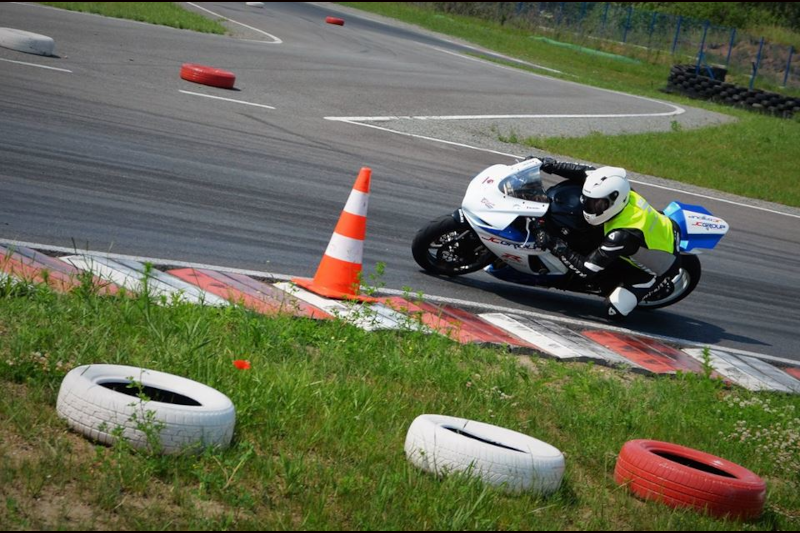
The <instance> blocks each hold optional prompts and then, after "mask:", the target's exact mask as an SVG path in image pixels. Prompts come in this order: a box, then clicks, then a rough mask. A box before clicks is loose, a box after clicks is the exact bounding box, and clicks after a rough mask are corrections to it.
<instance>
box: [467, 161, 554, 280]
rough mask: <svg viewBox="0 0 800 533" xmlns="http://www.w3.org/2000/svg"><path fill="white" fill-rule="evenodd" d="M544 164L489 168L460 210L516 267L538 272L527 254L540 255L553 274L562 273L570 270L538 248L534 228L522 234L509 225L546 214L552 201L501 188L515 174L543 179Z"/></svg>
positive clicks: (474, 183)
mask: <svg viewBox="0 0 800 533" xmlns="http://www.w3.org/2000/svg"><path fill="white" fill-rule="evenodd" d="M541 165H542V162H541V161H540V160H539V159H535V158H534V159H528V160H526V161H522V162H520V163H517V164H515V165H493V166H491V167H489V168H487V169H486V170H484V171H483V172H481V173H480V174H478V175H477V176H475V178H473V179H472V182H471V183H470V185H469V187H468V188H467V192H466V194H465V196H464V200H463V201H462V203H461V209H462V211H463V213H464V216H465V217H466V219H467V221H468V222H469V223H470V225H471V226H472V228H473V229H474V230H475V231H476V232H477V234H478V236H479V237H480V238H481V240H482V241H483V244H484V245H485V246H486V247H487V248H489V249H490V250H491V251H492V252H493V253H494V254H495V255H497V257H499V258H501V259H503V260H504V261H505V262H506V263H508V264H509V265H510V266H512V267H513V268H515V269H516V270H519V271H521V272H525V273H528V274H531V273H534V274H538V273H539V272H533V271H532V270H531V269H530V267H529V261H528V256H530V255H537V256H539V259H540V260H541V261H542V263H544V264H545V265H546V266H547V267H548V268H549V269H550V271H551V273H552V274H563V273H565V272H566V271H567V268H566V267H565V266H564V264H563V263H562V262H561V261H559V260H558V259H557V258H556V257H555V256H553V255H552V254H551V253H550V252H549V251H547V250H541V249H539V248H537V247H536V244H535V239H534V230H533V229H531V230H530V231H529V232H528V231H523V232H521V233H520V232H518V231H517V232H515V231H513V230H512V229H511V228H509V226H510V224H511V223H512V222H514V221H515V220H516V219H517V218H518V217H520V216H523V217H531V218H538V217H542V216H544V214H545V213H546V212H547V209H548V207H549V203H547V202H538V201H531V200H523V199H520V198H517V197H514V196H511V195H509V194H507V193H506V192H504V191H503V190H501V189H500V186H501V183H503V180H505V179H506V178H509V177H511V176H515V175H524V176H526V178H527V179H529V180H531V181H532V182H535V181H536V180H539V182H541V176H540V174H539V168H540V167H541ZM542 192H543V191H542ZM501 233H502V235H500V234H501Z"/></svg>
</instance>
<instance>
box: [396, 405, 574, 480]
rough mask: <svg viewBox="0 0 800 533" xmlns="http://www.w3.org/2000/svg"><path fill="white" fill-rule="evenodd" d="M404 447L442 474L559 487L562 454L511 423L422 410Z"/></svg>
mask: <svg viewBox="0 0 800 533" xmlns="http://www.w3.org/2000/svg"><path fill="white" fill-rule="evenodd" d="M405 453H406V457H407V458H408V460H409V461H410V462H411V464H413V465H414V466H416V467H418V468H420V469H422V470H424V471H426V472H430V473H432V474H436V475H438V476H444V475H447V474H449V473H452V472H460V473H465V474H468V475H474V476H476V477H478V478H480V479H481V480H483V481H484V482H485V483H488V484H490V485H495V486H499V487H502V488H504V489H505V490H506V491H507V492H511V493H519V492H522V491H530V492H535V493H538V494H542V495H546V494H550V493H552V492H555V491H556V490H558V487H559V486H560V485H561V480H562V478H563V476H564V467H565V465H564V455H563V454H562V453H561V452H560V451H559V450H557V449H556V448H555V447H553V446H551V445H549V444H547V443H545V442H542V441H540V440H537V439H534V438H533V437H529V436H528V435H523V434H522V433H517V432H516V431H512V430H510V429H505V428H501V427H498V426H493V425H490V424H484V423H482V422H475V421H472V420H467V419H465V418H456V417H452V416H442V415H420V416H418V417H417V418H416V419H415V420H414V422H413V423H412V424H411V427H409V428H408V434H407V435H406V443H405Z"/></svg>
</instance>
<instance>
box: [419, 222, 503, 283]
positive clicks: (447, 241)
mask: <svg viewBox="0 0 800 533" xmlns="http://www.w3.org/2000/svg"><path fill="white" fill-rule="evenodd" d="M411 253H412V254H413V255H414V261H416V262H417V264H418V265H419V266H421V267H422V268H423V269H425V270H426V271H427V272H430V273H431V274H437V275H439V276H460V275H461V274H469V273H470V272H475V271H477V270H480V269H482V268H484V267H486V266H488V265H489V264H491V262H492V261H494V259H495V255H494V254H493V253H492V252H490V251H489V249H488V248H486V246H484V245H483V243H482V242H481V240H480V237H478V235H477V234H476V233H475V231H474V230H473V229H472V227H470V225H469V223H467V222H459V221H458V220H456V219H455V218H454V217H453V216H452V215H444V216H442V217H439V218H437V219H436V220H433V221H431V222H430V223H429V224H428V225H427V226H425V227H424V228H422V229H421V230H419V231H418V232H417V234H416V235H415V236H414V241H413V242H412V243H411Z"/></svg>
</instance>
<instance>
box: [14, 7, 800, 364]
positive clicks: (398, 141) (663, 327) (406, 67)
mask: <svg viewBox="0 0 800 533" xmlns="http://www.w3.org/2000/svg"><path fill="white" fill-rule="evenodd" d="M202 6H204V7H206V8H208V9H212V10H214V11H216V12H218V13H222V14H224V15H226V16H228V17H231V18H233V19H235V20H238V21H241V22H244V23H247V24H248V25H250V26H252V27H254V28H258V29H261V30H263V31H265V32H268V33H270V34H272V35H274V36H277V37H279V38H280V39H281V40H282V41H283V42H282V43H281V44H269V41H270V39H269V38H267V37H265V36H258V35H257V34H256V32H252V31H251V30H246V31H244V32H243V34H242V35H241V37H246V38H248V39H256V38H257V39H261V40H262V41H263V42H256V41H251V40H243V39H234V38H231V37H221V36H210V35H201V34H196V33H192V32H188V31H180V30H174V29H169V28H162V27H155V26H149V25H145V24H138V23H133V22H129V21H119V20H114V19H106V18H102V17H97V16H89V15H83V14H77V13H71V12H65V11H59V10H53V9H48V8H43V7H39V6H31V5H20V4H10V3H2V4H0V20H2V21H3V25H4V26H6V27H10V28H18V29H23V30H28V31H33V32H36V33H42V34H45V35H49V36H51V37H53V38H54V39H55V41H56V52H57V53H58V54H59V56H60V57H59V58H43V57H38V56H32V55H27V54H22V53H19V52H15V51H11V50H6V49H2V48H0V74H2V75H0V117H2V119H1V120H0V198H2V209H0V239H4V240H18V241H25V242H30V243H40V244H46V245H56V246H66V247H70V246H72V245H73V242H74V243H75V244H77V245H78V246H79V247H80V248H88V249H91V250H95V251H111V252H115V253H120V254H130V255H139V256H145V257H154V258H164V259H170V260H176V261H193V262H200V263H205V264H214V265H220V266H225V267H237V268H244V269H252V270H259V271H265V272H272V273H278V274H289V275H298V276H312V275H313V274H314V271H315V269H316V266H317V264H318V262H319V260H320V258H321V255H322V252H323V251H324V249H325V247H326V245H327V243H328V240H329V238H330V235H331V232H332V230H333V227H334V225H335V223H336V220H337V219H338V216H339V213H340V212H341V209H342V207H343V206H344V203H345V201H346V199H347V196H348V194H349V192H350V188H351V187H352V185H353V182H354V180H355V176H356V174H357V172H358V169H359V168H360V167H361V166H369V167H371V168H372V169H373V180H372V195H371V198H370V207H369V214H368V230H367V241H366V245H365V252H364V270H365V272H367V273H369V272H374V271H375V266H376V263H378V262H384V263H386V273H385V275H384V276H383V278H382V280H381V281H382V282H383V283H385V286H386V287H387V288H393V289H402V288H403V287H411V288H412V289H413V290H414V291H422V292H423V293H424V294H427V295H438V296H446V297H450V298H457V299H462V300H470V301H473V302H476V303H479V304H490V305H499V306H506V307H512V308H519V309H527V310H542V311H543V312H546V313H551V314H556V315H560V316H564V317H571V318H580V319H586V320H597V319H596V316H597V313H598V312H599V311H600V310H601V301H600V300H599V299H596V298H583V297H578V296H572V295H568V294H565V293H558V292H554V291H544V290H535V289H526V288H524V287H517V286H511V285H507V284H503V283H501V282H499V281H494V280H492V279H491V278H489V277H488V276H485V275H484V274H482V273H480V274H475V275H471V276H468V277H465V278H462V279H460V280H443V279H437V278H433V277H430V276H427V275H425V274H423V273H421V272H420V271H419V269H418V268H417V266H416V264H415V263H414V262H413V259H412V258H411V253H410V248H409V247H410V241H411V238H412V237H413V235H414V233H415V232H416V231H417V229H418V228H419V227H421V226H422V225H423V224H424V223H426V222H427V221H428V220H430V219H432V218H435V217H437V216H439V215H441V214H443V213H447V212H451V211H452V210H453V209H454V208H456V207H457V206H458V205H459V203H460V201H461V198H462V196H463V192H464V190H465V188H466V185H467V183H468V181H469V178H470V177H471V176H473V175H474V174H476V173H477V172H478V171H480V170H481V169H483V168H484V167H486V166H489V165H490V164H494V163H498V162H500V163H508V162H511V161H513V159H511V158H509V157H507V156H502V155H498V154H496V153H490V152H488V151H479V150H473V149H469V148H465V147H461V146H456V145H448V144H442V143H438V142H433V141H429V140H424V139H419V138H414V137H408V136H402V135H397V134H394V133H391V132H387V131H382V130H376V129H373V128H368V127H363V126H358V125H353V124H348V123H342V122H336V121H330V120H325V119H324V117H331V116H386V115H401V116H411V115H413V116H430V115H504V114H524V113H531V114H533V113H535V114H576V113H582V114H597V113H606V114H608V113H610V114H647V113H663V112H666V111H670V110H671V109H674V107H672V106H666V105H664V104H660V103H657V102H652V101H647V100H642V99H637V98H631V97H627V96H625V95H619V94H614V93H610V92H603V91H598V90H595V89H591V88H588V87H582V86H579V85H577V84H573V83H564V82H561V81H558V80H555V79H549V78H544V77H541V76H532V75H530V74H528V73H525V72H521V71H520V72H516V71H513V70H510V69H499V68H497V67H496V66H495V65H491V64H489V63H486V62H480V61H476V60H474V59H473V58H464V57H459V56H458V55H455V53H457V52H458V51H459V49H460V47H458V46H457V45H455V44H451V43H447V42H444V41H437V40H436V39H435V38H434V37H431V36H429V35H427V34H425V35H423V34H417V33H414V32H410V31H408V30H405V29H402V28H393V27H390V26H386V25H383V24H379V23H376V22H371V21H367V20H362V19H359V18H357V17H355V16H354V15H350V14H348V15H344V17H345V19H346V24H345V26H344V27H340V26H332V25H326V24H325V23H324V18H325V16H326V15H330V14H336V13H335V12H334V11H333V10H332V9H333V8H331V9H328V8H327V7H320V6H317V5H313V4H298V3H270V4H267V7H266V8H265V9H250V8H246V7H245V6H244V4H243V3H229V4H223V3H213V2H210V3H203V4H202ZM431 45H433V46H435V47H437V48H440V49H445V50H446V51H449V53H447V52H441V51H439V50H436V49H435V48H432V47H431ZM9 60H10V61H16V62H27V63H34V64H37V65H45V66H50V67H55V68H59V69H65V70H69V71H71V72H64V71H62V70H49V69H42V68H36V67H33V66H29V65H24V64H20V63H13V62H9ZM184 62H194V63H201V64H206V65H211V66H216V67H220V68H225V69H228V70H231V71H233V72H234V73H236V75H237V82H236V90H233V91H224V90H221V89H214V88H211V87H205V86H200V85H195V84H191V83H188V82H185V81H183V80H181V79H180V78H179V77H178V72H179V70H180V66H181V64H182V63H184ZM181 90H183V91H189V92H195V93H201V94H207V95H214V96H219V97H224V98H230V99H235V100H241V101H246V102H250V103H256V104H260V105H262V106H269V107H255V106H250V105H244V104H239V103H235V102H228V101H224V100H212V99H208V98H204V97H201V96H196V95H191V94H186V93H182V92H180V91H181ZM271 108H274V109H271ZM487 128H488V124H487ZM509 150H511V149H509ZM711 164H713V162H712V163H711ZM698 171H701V169H698ZM754 179H768V178H767V177H766V176H760V175H756V174H754ZM636 188H637V190H639V191H640V192H642V193H643V194H644V195H645V196H646V197H647V198H648V199H649V200H650V201H651V203H653V204H654V205H655V206H656V207H659V208H661V207H664V206H665V205H666V204H667V203H668V202H669V201H671V200H673V199H678V200H681V201H684V202H687V203H700V204H702V205H704V206H706V207H707V208H708V209H710V210H711V211H712V212H713V213H714V214H716V215H718V216H721V217H723V218H725V219H726V220H727V221H728V222H730V224H731V226H732V228H733V229H732V231H731V233H730V234H729V235H728V236H727V237H726V238H725V239H724V240H723V242H722V244H721V245H720V247H718V249H716V250H714V251H713V252H711V253H709V254H707V255H704V256H702V257H701V259H702V262H703V267H704V277H703V279H702V281H701V283H700V287H699V289H698V290H697V291H696V292H695V294H693V295H692V296H691V297H690V298H689V299H687V300H686V301H684V302H682V303H680V304H678V305H676V306H674V307H672V308H669V309H666V310H661V311H657V312H651V313H647V312H640V313H636V314H635V315H634V316H632V317H631V318H630V319H629V321H628V322H627V324H626V326H627V327H629V328H631V329H633V330H636V331H640V332H646V333H653V334H660V335H667V336H674V337H681V338H684V339H687V340H692V341H695V342H698V343H707V344H717V345H721V346H727V347H730V348H736V349H740V350H747V351H753V352H757V353H762V354H768V355H773V356H781V357H787V358H793V359H798V360H800V354H799V353H798V351H797V350H796V347H795V344H796V337H797V327H798V325H800V303H798V302H800V281H798V279H799V278H798V274H797V265H798V264H800V231H798V230H797V228H798V222H800V220H799V219H798V217H797V216H796V215H795V216H787V215H784V214H778V213H775V212H772V211H769V210H767V211H765V210H754V209H750V208H747V207H743V206H740V205H737V204H736V203H731V202H723V201H717V200H713V199H708V198H697V197H696V196H690V195H687V194H682V193H678V192H672V191H668V190H664V189H659V188H653V187H650V186H646V185H637V186H636ZM786 211H788V212H790V213H791V212H795V213H796V211H793V210H789V209H787V210H786Z"/></svg>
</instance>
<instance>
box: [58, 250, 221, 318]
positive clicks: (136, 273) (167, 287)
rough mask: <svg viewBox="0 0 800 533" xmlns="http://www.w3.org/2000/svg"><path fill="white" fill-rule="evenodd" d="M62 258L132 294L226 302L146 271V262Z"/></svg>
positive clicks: (199, 302) (204, 302) (76, 257)
mask: <svg viewBox="0 0 800 533" xmlns="http://www.w3.org/2000/svg"><path fill="white" fill-rule="evenodd" d="M60 259H61V260H62V261H64V262H66V263H68V264H70V265H72V266H73V267H75V268H78V269H81V270H87V271H89V272H91V273H93V274H94V275H95V276H96V277H98V278H100V279H103V280H108V281H110V282H112V283H115V284H116V285H119V286H120V287H125V288H126V289H127V290H129V291H131V292H134V293H141V292H143V291H144V290H145V289H147V290H148V291H149V292H150V294H151V296H155V297H162V296H163V297H165V298H166V299H167V302H170V301H173V300H176V301H183V302H188V303H193V304H202V305H213V306H225V305H230V304H229V302H228V301H227V300H226V299H224V298H220V297H219V296H217V295H215V294H209V293H207V292H205V291H203V290H202V289H200V288H199V287H198V286H197V285H192V284H191V283H187V282H185V281H183V280H181V279H179V278H176V277H175V276H171V275H169V274H166V273H164V272H161V271H160V270H156V269H155V268H153V269H151V270H150V271H149V272H148V271H147V269H146V268H145V265H143V264H142V263H139V262H136V261H127V260H117V261H114V260H112V259H108V258H106V257H102V256H97V255H68V256H65V257H61V258H60Z"/></svg>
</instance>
